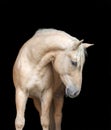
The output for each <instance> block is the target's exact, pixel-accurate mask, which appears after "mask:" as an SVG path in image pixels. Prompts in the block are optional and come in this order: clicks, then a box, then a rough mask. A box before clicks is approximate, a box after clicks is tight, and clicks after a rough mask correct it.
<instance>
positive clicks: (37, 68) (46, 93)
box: [13, 29, 91, 130]
mask: <svg viewBox="0 0 111 130" xmlns="http://www.w3.org/2000/svg"><path fill="white" fill-rule="evenodd" d="M80 43H81V41H79V40H78V39H76V38H74V37H72V36H70V35H69V34H67V33H65V32H63V31H59V30H55V29H43V30H39V31H37V32H36V33H35V35H34V36H33V37H32V38H31V39H29V40H28V41H27V42H26V43H25V44H24V45H23V47H22V48H21V49H20V51H19V54H18V56H17V59H16V61H15V64H14V68H13V80H14V85H15V88H16V109H17V116H16V120H15V126H16V130H22V129H23V127H24V124H25V118H24V112H25V107H26V102H27V99H28V97H30V98H32V99H33V101H34V104H35V107H36V109H37V110H38V111H39V114H40V118H41V125H42V128H43V130H49V129H50V130H54V129H55V130H60V129H61V118H62V107H63V98H64V93H65V92H64V91H66V95H68V96H69V97H75V96H77V95H78V94H79V92H80V89H81V83H82V68H83V63H84V48H86V47H88V46H90V45H91V44H85V43H84V44H81V45H80ZM50 118H51V119H50Z"/></svg>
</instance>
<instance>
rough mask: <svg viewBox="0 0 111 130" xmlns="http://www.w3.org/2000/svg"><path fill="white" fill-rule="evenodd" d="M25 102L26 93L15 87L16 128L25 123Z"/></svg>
mask: <svg viewBox="0 0 111 130" xmlns="http://www.w3.org/2000/svg"><path fill="white" fill-rule="evenodd" d="M26 102H27V95H26V94H25V93H24V92H23V91H22V90H21V89H18V88H17V89H16V110H17V115H16V119H15V127H16V130H22V129H23V127H24V124H25V118H24V111H25V106H26Z"/></svg>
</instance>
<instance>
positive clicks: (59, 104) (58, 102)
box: [54, 92, 64, 130]
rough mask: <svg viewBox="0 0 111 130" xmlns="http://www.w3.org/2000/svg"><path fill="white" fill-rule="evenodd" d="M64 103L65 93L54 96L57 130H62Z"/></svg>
mask: <svg viewBox="0 0 111 130" xmlns="http://www.w3.org/2000/svg"><path fill="white" fill-rule="evenodd" d="M63 103H64V93H63V92H58V93H56V94H55V96H54V109H55V111H54V120H55V130H61V122H62V108H63Z"/></svg>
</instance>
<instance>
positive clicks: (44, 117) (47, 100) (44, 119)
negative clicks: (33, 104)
mask: <svg viewBox="0 0 111 130" xmlns="http://www.w3.org/2000/svg"><path fill="white" fill-rule="evenodd" d="M51 102H52V89H51V88H49V89H48V90H45V91H44V93H43V95H42V99H41V125H42V128H43V130H49V125H50V116H49V113H50V106H51Z"/></svg>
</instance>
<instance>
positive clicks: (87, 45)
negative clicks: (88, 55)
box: [82, 43, 94, 48]
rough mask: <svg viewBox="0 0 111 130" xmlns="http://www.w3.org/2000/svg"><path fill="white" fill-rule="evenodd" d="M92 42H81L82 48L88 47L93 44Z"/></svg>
mask: <svg viewBox="0 0 111 130" xmlns="http://www.w3.org/2000/svg"><path fill="white" fill-rule="evenodd" d="M93 45H94V44H89V43H83V44H82V46H83V47H84V48H88V47H90V46H93Z"/></svg>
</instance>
